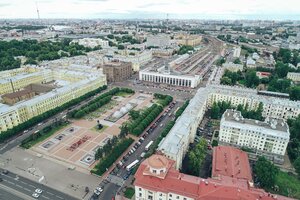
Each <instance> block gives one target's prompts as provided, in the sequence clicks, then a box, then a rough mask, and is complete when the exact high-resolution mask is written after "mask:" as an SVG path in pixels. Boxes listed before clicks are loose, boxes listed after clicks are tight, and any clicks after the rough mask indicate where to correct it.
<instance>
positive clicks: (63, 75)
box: [0, 65, 107, 133]
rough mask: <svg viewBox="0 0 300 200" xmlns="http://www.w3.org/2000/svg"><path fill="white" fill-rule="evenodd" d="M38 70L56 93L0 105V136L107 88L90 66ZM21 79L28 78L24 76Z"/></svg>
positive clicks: (98, 72) (104, 80)
mask: <svg viewBox="0 0 300 200" xmlns="http://www.w3.org/2000/svg"><path fill="white" fill-rule="evenodd" d="M39 70H40V71H39V72H40V73H41V75H42V76H41V79H43V80H47V81H46V83H47V84H51V85H52V86H55V89H53V90H52V91H50V92H47V93H40V95H36V96H34V97H33V98H31V99H29V100H27V101H20V102H18V103H15V104H14V105H12V106H9V105H7V104H0V133H1V132H2V131H6V130H7V129H10V128H13V127H14V126H17V125H18V124H20V123H23V122H25V121H27V120H29V119H31V118H32V117H35V116H38V115H40V114H43V113H44V112H47V111H49V110H51V109H54V108H57V106H61V105H63V104H64V103H67V102H69V101H71V100H72V99H75V98H78V97H80V96H82V95H84V94H86V93H88V92H90V91H92V90H95V89H97V88H99V87H101V86H103V85H106V84H107V82H106V77H105V75H104V74H103V72H102V71H101V70H97V69H94V68H92V67H90V66H76V65H72V66H69V67H64V68H62V69H61V68H54V67H53V68H42V67H41V68H39ZM46 72H47V73H46ZM20 73H23V71H21V72H20ZM16 76H18V77H19V76H21V75H20V74H17V75H16ZM22 76H24V77H25V78H27V77H28V76H27V75H26V74H25V75H24V74H22ZM20 81H21V78H20ZM49 82H50V83H49ZM46 83H45V84H46ZM28 84H30V82H29V83H28ZM28 84H27V85H28ZM25 85H26V84H25V83H24V87H25ZM29 87H30V86H29Z"/></svg>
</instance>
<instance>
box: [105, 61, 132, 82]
mask: <svg viewBox="0 0 300 200" xmlns="http://www.w3.org/2000/svg"><path fill="white" fill-rule="evenodd" d="M131 65H132V64H131V63H128V62H119V61H115V62H109V63H106V64H104V65H103V66H102V68H103V73H104V74H105V75H106V80H107V82H120V81H125V80H127V79H129V78H130V77H131V75H132V66H131Z"/></svg>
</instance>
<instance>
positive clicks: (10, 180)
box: [0, 169, 76, 200]
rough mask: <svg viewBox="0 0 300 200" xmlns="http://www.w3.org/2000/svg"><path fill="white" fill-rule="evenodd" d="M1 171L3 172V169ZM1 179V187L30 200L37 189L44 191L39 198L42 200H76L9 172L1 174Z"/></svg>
mask: <svg viewBox="0 0 300 200" xmlns="http://www.w3.org/2000/svg"><path fill="white" fill-rule="evenodd" d="M0 170H1V171H3V169H0ZM0 177H1V178H2V180H3V181H2V182H0V185H4V186H6V187H9V188H11V189H13V190H16V191H18V192H19V193H22V194H24V195H25V197H26V196H27V197H28V198H29V199H31V198H30V197H31V195H32V194H33V193H34V191H35V190H36V189H37V188H39V189H41V190H42V191H43V192H42V194H41V195H40V197H39V198H38V199H41V200H76V198H74V197H71V196H69V195H67V194H64V193H62V192H59V191H57V190H54V189H52V188H50V187H47V186H45V185H43V184H40V183H37V182H35V181H32V180H29V179H27V178H24V177H22V176H19V175H17V174H14V173H12V172H9V173H8V174H3V173H1V175H0ZM28 198H27V199H28ZM9 199H10V198H9Z"/></svg>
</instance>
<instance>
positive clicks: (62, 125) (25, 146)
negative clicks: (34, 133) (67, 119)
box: [20, 123, 69, 149]
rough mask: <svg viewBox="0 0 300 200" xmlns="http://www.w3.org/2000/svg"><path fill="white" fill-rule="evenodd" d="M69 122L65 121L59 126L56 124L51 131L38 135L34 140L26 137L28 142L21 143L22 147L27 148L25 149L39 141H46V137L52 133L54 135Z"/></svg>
mask: <svg viewBox="0 0 300 200" xmlns="http://www.w3.org/2000/svg"><path fill="white" fill-rule="evenodd" d="M68 124H69V123H63V124H61V125H59V126H56V127H54V128H52V129H51V130H50V131H49V132H47V133H43V134H42V135H41V136H40V137H37V138H36V139H34V140H27V141H26V139H25V140H24V141H26V142H24V143H23V142H22V144H21V145H20V146H21V147H23V148H25V149H29V148H31V147H32V146H34V145H36V144H37V143H39V142H42V141H44V140H45V139H47V138H48V137H50V136H51V135H53V134H54V133H56V132H57V131H59V130H60V129H62V128H64V127H65V126H67V125H68Z"/></svg>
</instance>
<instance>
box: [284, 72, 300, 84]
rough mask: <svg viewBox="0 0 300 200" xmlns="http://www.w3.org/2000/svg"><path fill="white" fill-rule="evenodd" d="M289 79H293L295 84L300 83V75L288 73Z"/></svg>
mask: <svg viewBox="0 0 300 200" xmlns="http://www.w3.org/2000/svg"><path fill="white" fill-rule="evenodd" d="M287 78H288V79H291V80H292V81H294V82H299V81H300V73H296V72H288V74H287Z"/></svg>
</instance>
